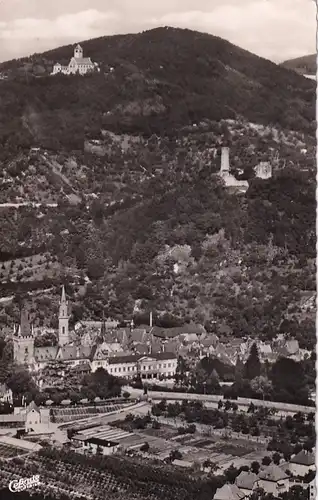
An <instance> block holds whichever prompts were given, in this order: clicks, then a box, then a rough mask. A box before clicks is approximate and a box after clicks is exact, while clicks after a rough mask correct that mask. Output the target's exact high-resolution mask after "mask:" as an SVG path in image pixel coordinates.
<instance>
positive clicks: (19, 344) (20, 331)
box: [13, 286, 70, 366]
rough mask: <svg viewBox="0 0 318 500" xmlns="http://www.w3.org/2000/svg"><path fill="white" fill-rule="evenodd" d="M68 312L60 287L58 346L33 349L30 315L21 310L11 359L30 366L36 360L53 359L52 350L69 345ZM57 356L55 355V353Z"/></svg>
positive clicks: (32, 330)
mask: <svg viewBox="0 0 318 500" xmlns="http://www.w3.org/2000/svg"><path fill="white" fill-rule="evenodd" d="M69 318H70V316H69V311H68V301H67V300H66V294H65V288H64V286H63V287H62V293H61V299H60V304H59V316H58V345H57V346H56V347H35V346H34V340H35V335H34V328H33V325H32V322H31V318H30V314H29V312H28V311H27V310H26V309H25V308H22V309H21V315H20V325H18V326H17V327H16V328H15V329H14V332H13V359H14V361H15V362H16V363H18V364H21V365H25V366H32V365H34V364H35V363H36V360H37V359H45V358H48V357H51V358H52V357H53V352H52V349H59V348H60V347H64V346H67V345H69V344H70V337H69ZM56 354H57V353H56Z"/></svg>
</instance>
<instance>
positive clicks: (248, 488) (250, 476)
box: [235, 471, 258, 496]
mask: <svg viewBox="0 0 318 500" xmlns="http://www.w3.org/2000/svg"><path fill="white" fill-rule="evenodd" d="M257 480H258V477H257V475H256V474H254V472H246V471H242V472H241V473H240V474H239V475H238V476H237V478H236V480H235V484H236V486H237V487H238V488H239V489H240V490H241V491H242V493H245V495H246V496H250V495H251V494H252V491H253V490H254V489H255V487H256V484H257Z"/></svg>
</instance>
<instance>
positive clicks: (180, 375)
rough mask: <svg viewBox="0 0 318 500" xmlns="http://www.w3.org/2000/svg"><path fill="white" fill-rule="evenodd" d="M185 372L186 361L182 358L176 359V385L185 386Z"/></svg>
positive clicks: (186, 369) (186, 368)
mask: <svg viewBox="0 0 318 500" xmlns="http://www.w3.org/2000/svg"><path fill="white" fill-rule="evenodd" d="M187 371H188V366H187V363H186V361H185V360H184V358H183V357H182V356H179V357H178V362H177V368H176V373H175V381H176V385H180V386H181V387H182V386H186V385H187V382H188V381H187Z"/></svg>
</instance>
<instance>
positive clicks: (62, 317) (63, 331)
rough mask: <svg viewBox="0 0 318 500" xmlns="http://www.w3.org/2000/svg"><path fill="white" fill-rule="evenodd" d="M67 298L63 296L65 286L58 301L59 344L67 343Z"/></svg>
mask: <svg viewBox="0 0 318 500" xmlns="http://www.w3.org/2000/svg"><path fill="white" fill-rule="evenodd" d="M67 304H68V303H67V300H66V297H65V288H64V286H63V287H62V296H61V301H60V310H59V345H60V346H63V345H65V344H68V343H69V335H68V320H69V315H68V310H67V309H68V307H67Z"/></svg>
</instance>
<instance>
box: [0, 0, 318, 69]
mask: <svg viewBox="0 0 318 500" xmlns="http://www.w3.org/2000/svg"><path fill="white" fill-rule="evenodd" d="M156 26H175V27H180V28H190V29H194V30H198V31H203V32H207V33H211V34H213V35H218V36H221V37H222V38H225V39H227V40H229V41H230V42H233V43H235V44H237V45H239V46H241V47H242V48H245V49H247V50H250V51H251V52H254V53H255V54H258V55H260V56H263V57H266V58H268V59H272V60H273V61H275V62H279V61H282V60H285V59H289V58H292V57H298V56H302V55H305V54H310V53H314V52H315V51H316V41H315V36H316V35H315V33H316V4H315V1H314V0H0V61H4V60H7V59H12V58H15V57H21V56H24V55H28V54H32V53H34V52H42V51H44V50H48V49H50V48H55V47H58V46H59V45H65V44H69V43H74V42H78V41H81V40H87V39H88V38H94V37H98V36H102V35H112V34H116V33H133V32H138V31H142V30H146V29H151V28H154V27H156Z"/></svg>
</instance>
